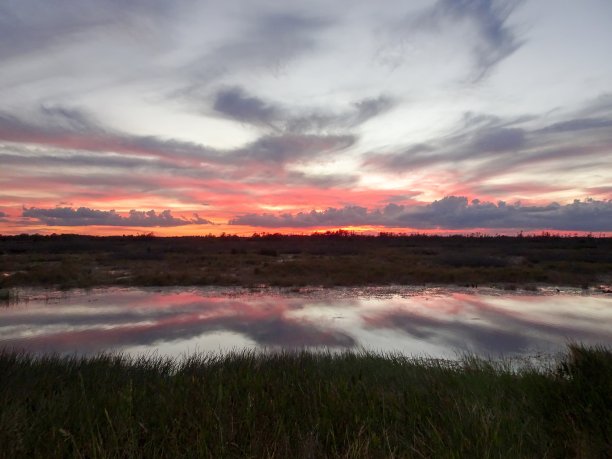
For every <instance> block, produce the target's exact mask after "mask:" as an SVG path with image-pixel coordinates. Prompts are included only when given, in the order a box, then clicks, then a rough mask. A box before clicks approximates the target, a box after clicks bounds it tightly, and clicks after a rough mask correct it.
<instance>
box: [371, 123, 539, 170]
mask: <svg viewBox="0 0 612 459" xmlns="http://www.w3.org/2000/svg"><path fill="white" fill-rule="evenodd" d="M527 142H528V133H527V132H526V131H525V130H524V129H521V128H506V127H500V126H491V125H485V126H482V127H477V128H475V129H470V130H467V131H463V132H461V133H459V134H455V135H452V136H449V137H447V138H441V139H439V140H433V141H431V142H429V143H422V144H417V145H412V146H410V147H408V148H407V149H405V150H404V151H401V152H398V153H380V154H374V155H370V156H369V157H367V158H366V159H365V163H364V164H365V165H366V166H374V167H376V168H380V169H384V170H389V171H395V172H397V171H403V170H406V169H415V168H419V167H426V166H430V165H436V164H444V163H446V164H448V163H449V162H455V163H457V162H462V161H469V160H473V159H480V158H485V159H490V158H494V159H497V158H498V157H499V156H500V155H505V154H507V153H509V152H513V151H519V150H521V149H523V148H524V147H525V146H527Z"/></svg>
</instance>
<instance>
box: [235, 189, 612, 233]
mask: <svg viewBox="0 0 612 459" xmlns="http://www.w3.org/2000/svg"><path fill="white" fill-rule="evenodd" d="M230 224H233V225H251V226H260V227H293V228H308V227H317V226H319V227H320V226H328V227H330V226H331V227H337V226H349V225H350V226H355V225H375V226H387V227H392V228H418V229H429V228H437V229H449V230H451V229H453V230H454V229H470V228H491V229H524V230H530V229H543V228H544V229H551V230H559V231H564V230H567V231H612V201H605V200H604V201H597V200H593V199H588V200H585V201H579V200H576V201H574V202H573V203H572V204H566V205H560V204H557V203H551V204H549V205H545V206H523V205H521V204H507V203H504V202H499V203H497V204H494V203H490V202H481V201H479V200H474V201H472V202H471V203H469V202H468V199H467V198H465V197H462V196H448V197H445V198H443V199H441V200H438V201H433V202H431V203H429V204H425V205H420V206H412V205H411V206H402V205H397V204H389V205H387V206H385V207H384V208H382V209H375V210H371V211H370V210H368V209H366V208H364V207H359V206H348V207H344V208H340V209H335V208H329V209H327V210H324V211H314V210H313V211H311V212H300V213H297V214H280V215H274V214H247V215H242V216H238V217H236V218H234V219H232V220H230Z"/></svg>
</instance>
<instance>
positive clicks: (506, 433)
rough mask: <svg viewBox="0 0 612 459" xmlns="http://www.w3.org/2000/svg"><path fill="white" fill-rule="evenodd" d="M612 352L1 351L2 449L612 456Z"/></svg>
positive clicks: (63, 453) (113, 453)
mask: <svg viewBox="0 0 612 459" xmlns="http://www.w3.org/2000/svg"><path fill="white" fill-rule="evenodd" d="M610 406H612V351H611V350H609V349H603V348H589V349H587V348H583V347H580V346H572V347H570V349H569V352H568V354H567V356H566V358H565V359H564V361H563V362H561V363H560V364H558V365H557V366H556V367H554V368H550V369H547V370H542V369H540V370H536V369H534V368H531V369H529V368H525V369H523V370H521V371H518V372H516V371H511V370H510V368H509V367H508V365H506V364H503V363H495V362H488V361H482V360H478V359H474V358H466V359H464V360H463V361H461V362H458V363H457V362H455V363H452V362H444V361H436V360H419V359H410V358H406V357H402V356H398V355H375V354H369V353H361V354H354V353H349V354H340V355H331V354H313V353H307V352H304V353H281V354H265V355H264V354H255V353H236V354H232V355H229V356H224V357H220V356H210V355H200V356H194V357H191V358H188V359H186V360H183V361H181V362H177V361H172V360H166V359H161V358H145V359H136V360H130V359H128V358H125V357H121V356H108V355H102V356H98V357H93V358H75V357H72V358H59V357H41V358H35V357H32V356H29V355H23V354H14V353H4V354H0V455H1V456H2V457H11V458H14V457H283V458H285V457H326V456H333V457H338V456H340V457H559V456H563V457H605V456H606V454H609V451H612V449H611V446H612V445H611V443H610V442H611V439H612V413H611V412H610V410H609V407H610Z"/></svg>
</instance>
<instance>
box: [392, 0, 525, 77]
mask: <svg viewBox="0 0 612 459" xmlns="http://www.w3.org/2000/svg"><path fill="white" fill-rule="evenodd" d="M521 3H522V1H521V0H438V1H437V2H436V3H435V4H434V5H432V6H430V7H428V8H426V9H424V10H423V11H421V12H420V13H419V14H417V15H409V16H408V17H407V18H406V19H404V20H403V21H402V22H401V24H400V26H399V33H400V35H401V36H402V37H403V39H405V38H406V37H409V38H412V37H414V33H415V32H418V31H425V32H429V33H438V32H439V31H440V30H441V29H444V28H445V27H448V26H449V25H450V26H451V27H452V26H454V25H457V24H459V25H461V24H463V23H467V24H468V25H469V26H471V30H473V31H474V32H475V33H476V41H475V42H474V43H471V53H472V56H473V60H474V70H473V75H472V79H473V81H474V82H477V81H479V80H481V79H482V78H484V77H485V76H487V74H488V73H490V71H491V69H493V67H495V66H496V65H497V64H498V63H499V62H501V61H502V60H503V59H506V58H507V57H508V56H510V55H511V54H512V53H514V52H515V51H516V50H517V49H519V48H520V47H521V45H522V44H523V43H522V41H521V40H520V39H519V38H518V36H517V34H516V32H515V31H514V30H513V29H512V28H511V27H510V26H509V25H508V24H507V21H508V18H509V16H510V14H511V13H512V12H513V11H514V10H515V9H516V7H517V6H518V5H519V4H521Z"/></svg>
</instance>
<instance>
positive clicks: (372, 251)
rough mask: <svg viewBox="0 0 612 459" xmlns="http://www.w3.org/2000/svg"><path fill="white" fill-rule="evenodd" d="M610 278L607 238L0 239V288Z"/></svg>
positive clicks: (574, 282) (611, 245)
mask: <svg viewBox="0 0 612 459" xmlns="http://www.w3.org/2000/svg"><path fill="white" fill-rule="evenodd" d="M427 283H435V284H456V285H463V286H465V285H468V286H475V285H482V284H487V285H497V286H500V287H504V288H515V287H516V286H517V285H518V286H523V287H524V286H527V287H530V286H531V287H533V286H534V285H541V284H552V285H568V286H578V287H588V286H598V285H600V284H604V285H606V284H608V285H609V284H611V283H612V238H596V237H558V236H551V235H542V236H532V237H505V236H498V237H467V236H449V237H441V236H419V235H416V236H393V235H387V234H381V235H380V236H377V237H374V236H359V235H354V234H351V233H348V232H346V231H344V232H343V231H339V232H334V233H329V234H323V235H312V236H281V235H276V234H271V235H270V234H268V235H255V236H253V237H247V238H243V237H237V236H223V237H212V236H210V237H180V238H179V237H176V238H157V237H152V236H137V237H129V236H127V237H93V236H75V235H58V236H36V235H34V236H28V235H23V236H4V237H1V236H0V288H8V287H13V286H53V287H60V288H71V287H93V286H104V285H129V286H163V285H242V286H255V285H262V284H265V285H272V286H303V285H323V286H336V285H342V286H350V285H383V284H412V285H416V284H427Z"/></svg>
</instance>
